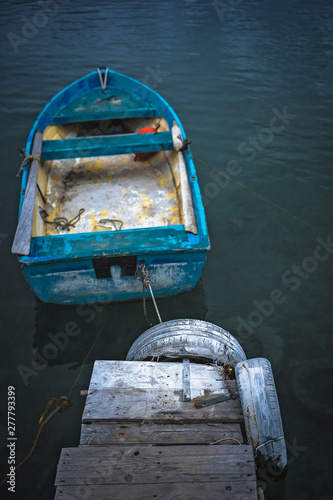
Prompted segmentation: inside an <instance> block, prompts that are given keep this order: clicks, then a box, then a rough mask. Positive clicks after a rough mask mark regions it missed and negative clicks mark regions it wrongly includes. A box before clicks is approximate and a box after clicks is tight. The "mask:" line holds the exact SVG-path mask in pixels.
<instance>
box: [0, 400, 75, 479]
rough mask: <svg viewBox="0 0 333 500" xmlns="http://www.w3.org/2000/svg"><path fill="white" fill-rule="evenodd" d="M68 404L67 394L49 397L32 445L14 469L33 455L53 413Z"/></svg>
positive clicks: (69, 402)
mask: <svg viewBox="0 0 333 500" xmlns="http://www.w3.org/2000/svg"><path fill="white" fill-rule="evenodd" d="M54 406H55V408H54V409H53V411H52V412H51V413H50V414H49V416H48V417H47V418H45V417H46V415H47V414H48V413H49V412H50V411H51V409H52V407H54ZM70 406H72V402H71V401H70V400H69V399H68V397H67V396H60V398H52V399H50V401H49V402H48V403H47V405H46V407H45V410H44V411H43V413H42V415H41V417H40V419H39V428H38V431H37V434H36V437H35V439H34V442H33V444H32V447H31V449H30V451H29V453H28V454H27V456H26V457H24V458H23V460H21V462H20V463H18V464H17V465H16V466H15V471H18V470H19V469H20V468H21V467H22V465H24V464H25V463H26V462H27V461H28V460H29V458H31V456H32V455H33V453H34V451H35V449H36V447H37V444H38V441H39V438H40V437H41V435H42V432H43V429H44V427H45V426H46V424H47V423H48V422H50V420H51V419H52V418H53V417H54V415H56V414H57V413H58V412H63V411H65V410H66V409H67V408H69V407H70ZM44 418H45V420H44ZM8 478H9V474H7V475H6V476H5V477H4V478H3V480H2V481H1V482H0V488H1V487H2V486H3V485H4V484H6V482H7V480H8Z"/></svg>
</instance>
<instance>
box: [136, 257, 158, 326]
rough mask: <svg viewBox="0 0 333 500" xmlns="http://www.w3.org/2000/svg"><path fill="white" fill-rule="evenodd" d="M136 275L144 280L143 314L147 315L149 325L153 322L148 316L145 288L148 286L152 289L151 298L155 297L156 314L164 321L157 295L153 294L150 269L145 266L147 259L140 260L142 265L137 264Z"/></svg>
mask: <svg viewBox="0 0 333 500" xmlns="http://www.w3.org/2000/svg"><path fill="white" fill-rule="evenodd" d="M135 276H136V278H137V279H141V281H142V299H143V314H144V315H145V318H146V319H147V321H148V323H149V325H150V326H151V325H152V322H151V321H150V319H149V318H148V316H147V309H146V296H145V290H146V289H147V288H149V291H150V294H151V298H152V299H153V303H154V306H155V310H156V314H157V316H158V319H159V322H160V323H162V320H161V316H160V313H159V310H158V307H157V304H156V301H155V297H154V294H153V290H152V287H151V281H150V279H149V275H148V270H147V268H146V266H145V261H144V260H140V265H139V266H137V268H136V271H135Z"/></svg>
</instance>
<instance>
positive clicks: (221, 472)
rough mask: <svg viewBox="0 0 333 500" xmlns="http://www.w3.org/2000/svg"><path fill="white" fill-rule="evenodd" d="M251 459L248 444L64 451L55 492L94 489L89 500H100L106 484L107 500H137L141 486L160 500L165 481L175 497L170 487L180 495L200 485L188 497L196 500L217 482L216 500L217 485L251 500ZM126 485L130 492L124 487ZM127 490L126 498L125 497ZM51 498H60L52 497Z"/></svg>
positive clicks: (253, 492)
mask: <svg viewBox="0 0 333 500" xmlns="http://www.w3.org/2000/svg"><path fill="white" fill-rule="evenodd" d="M252 455H253V453H252V447H251V446H248V445H225V446H209V445H208V446H204V445H201V446H191V445H187V446H186V445H185V446H177V445H176V446H132V447H130V446H113V447H104V446H85V447H79V448H65V449H63V450H62V454H61V457H60V462H59V467H58V474H57V479H56V485H57V486H61V488H65V487H66V485H71V486H73V485H77V486H80V485H85V486H86V487H88V488H89V487H94V490H93V491H94V495H92V496H94V497H95V498H101V496H100V493H99V489H100V487H101V486H106V485H109V486H110V487H111V486H112V489H111V488H110V491H112V499H114V498H126V499H129V498H133V499H134V498H136V499H142V500H143V499H146V498H147V496H146V495H147V491H146V487H147V485H150V489H151V492H152V493H153V495H157V497H155V498H161V489H160V487H161V486H162V491H163V489H164V488H165V483H172V484H173V486H174V488H175V491H174V494H175V495H176V494H179V493H178V488H176V485H180V486H181V489H182V490H183V491H184V485H186V484H197V483H201V489H202V493H201V495H200V496H198V494H196V495H195V496H194V498H202V499H203V498H212V497H211V485H212V483H218V487H219V490H220V491H219V494H220V497H216V498H223V496H222V495H223V490H222V485H221V484H220V483H222V484H223V485H225V486H224V491H225V492H227V493H228V492H229V498H246V499H248V500H250V499H254V498H256V487H255V470H254V463H253V458H252ZM234 482H235V484H234ZM129 485H130V486H132V488H128V486H129ZM115 486H118V492H119V493H118V494H119V497H115V490H114V487H115ZM122 486H125V488H121V487H122ZM228 487H229V488H228ZM61 488H59V489H61ZM63 491H64V490H63ZM130 491H131V492H132V496H128V495H129V492H130ZM203 492H205V495H203ZM231 492H232V495H231ZM59 494H60V492H59ZM121 495H122V497H121ZM153 495H151V496H152V497H153ZM237 495H238V496H237ZM241 495H243V497H242V496H241ZM56 498H57V500H58V499H59V498H66V497H61V496H59V495H58V497H56ZM74 498H75V497H74ZM106 498H107V497H106ZM109 498H111V497H109ZM188 498H192V497H188ZM224 498H227V496H225V497H224Z"/></svg>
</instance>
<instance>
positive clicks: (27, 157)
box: [16, 150, 39, 178]
mask: <svg viewBox="0 0 333 500" xmlns="http://www.w3.org/2000/svg"><path fill="white" fill-rule="evenodd" d="M20 151H21V154H22V156H23V161H22V163H21V165H20V168H19V171H18V172H17V174H16V177H18V178H20V177H21V175H22V172H23V170H24V167H25V166H26V165H27V163H29V162H31V161H33V160H38V161H39V156H38V157H37V156H35V155H26V154H25V153H24V152H23V150H20Z"/></svg>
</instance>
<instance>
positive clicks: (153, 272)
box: [23, 252, 206, 305]
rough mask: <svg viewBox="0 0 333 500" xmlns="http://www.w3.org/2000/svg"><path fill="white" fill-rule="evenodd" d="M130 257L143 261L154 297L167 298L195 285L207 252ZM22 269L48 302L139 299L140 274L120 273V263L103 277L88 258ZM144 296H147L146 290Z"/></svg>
mask: <svg viewBox="0 0 333 500" xmlns="http://www.w3.org/2000/svg"><path fill="white" fill-rule="evenodd" d="M128 257H129V256H127V258H128ZM133 257H134V258H135V260H136V261H137V263H139V262H140V260H144V261H145V265H146V268H147V270H148V273H149V279H150V281H151V286H152V290H153V293H154V296H155V297H167V296H171V295H176V294H178V293H181V292H185V291H190V290H192V288H194V286H195V285H196V283H197V282H198V280H199V278H200V276H201V273H202V269H203V266H204V264H205V261H206V252H192V253H189V254H185V253H176V252H175V253H174V254H171V253H165V254H149V255H136V256H133ZM120 259H121V257H120ZM23 272H24V274H25V277H26V279H27V281H28V283H29V285H30V286H31V288H32V290H33V291H34V292H35V294H36V295H37V297H38V298H39V299H40V300H42V301H43V302H47V303H54V304H69V305H73V304H82V303H96V302H98V303H102V302H105V303H107V302H115V301H127V300H138V299H142V292H143V284H142V281H141V279H140V277H139V276H135V275H134V276H133V275H130V276H122V267H121V265H112V266H110V275H111V276H110V277H102V278H98V277H96V270H95V267H94V262H93V260H91V259H83V260H75V261H67V262H54V263H49V264H40V265H23ZM146 297H147V298H149V297H150V293H149V290H148V291H146Z"/></svg>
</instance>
